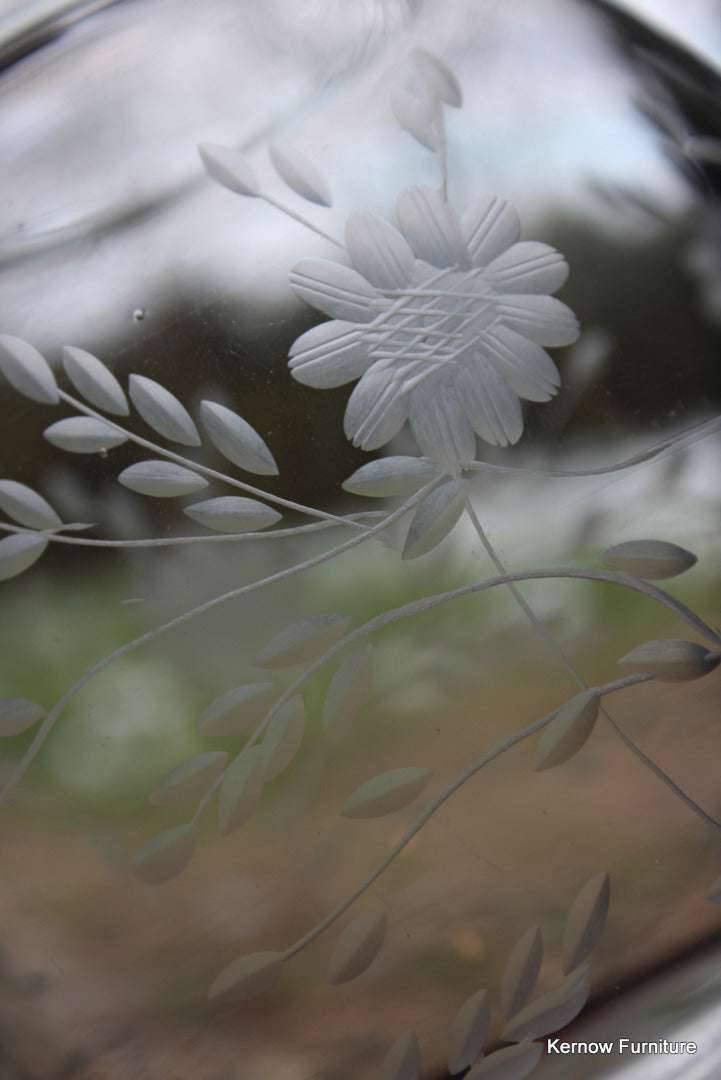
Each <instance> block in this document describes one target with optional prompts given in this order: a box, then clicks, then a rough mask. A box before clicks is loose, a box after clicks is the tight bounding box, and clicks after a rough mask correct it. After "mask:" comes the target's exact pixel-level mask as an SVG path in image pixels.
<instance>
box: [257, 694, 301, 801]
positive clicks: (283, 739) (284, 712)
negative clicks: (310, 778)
mask: <svg viewBox="0 0 721 1080" xmlns="http://www.w3.org/2000/svg"><path fill="white" fill-rule="evenodd" d="M304 734H305V707H304V705H303V698H302V697H301V695H300V694H294V695H293V697H292V698H290V700H289V701H286V703H285V705H284V706H283V707H282V708H281V709H279V710H278V712H277V713H276V715H275V716H274V717H273V719H272V720H271V722H270V723H269V724H268V730H267V731H266V733H265V737H264V739H263V743H262V745H261V757H262V761H263V780H264V781H268V780H274V779H275V777H276V776H278V775H279V774H280V773H282V772H283V770H284V769H285V768H287V767H288V765H290V763H291V761H292V760H293V758H294V757H295V755H296V754H297V753H298V751H299V750H300V747H301V744H302V742H303V735H304Z"/></svg>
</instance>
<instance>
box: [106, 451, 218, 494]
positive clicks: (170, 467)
mask: <svg viewBox="0 0 721 1080" xmlns="http://www.w3.org/2000/svg"><path fill="white" fill-rule="evenodd" d="M118 481H119V483H121V484H122V485H123V487H126V488H130V490H131V491H137V492H138V494H139V495H152V496H154V497H155V498H157V499H172V498H174V497H176V496H178V495H192V494H193V492H195V491H200V490H201V488H204V487H207V486H208V481H207V480H206V479H205V477H204V476H200V475H199V474H198V473H196V472H193V471H192V470H191V469H186V468H184V467H183V466H182V465H176V464H175V463H174V462H172V461H161V460H159V459H156V458H151V459H149V460H148V461H138V462H137V463H136V464H135V465H129V466H128V468H127V469H123V471H122V472H121V473H120V475H119V476H118Z"/></svg>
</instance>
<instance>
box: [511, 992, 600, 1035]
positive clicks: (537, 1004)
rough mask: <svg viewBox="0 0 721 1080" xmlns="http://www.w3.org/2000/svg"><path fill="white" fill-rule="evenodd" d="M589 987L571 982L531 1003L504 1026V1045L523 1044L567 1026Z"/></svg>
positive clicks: (584, 1000) (583, 1003)
mask: <svg viewBox="0 0 721 1080" xmlns="http://www.w3.org/2000/svg"><path fill="white" fill-rule="evenodd" d="M589 990H590V987H589V986H588V984H586V985H581V986H578V985H577V984H576V982H575V980H573V981H572V982H571V984H570V986H569V985H567V984H566V983H563V984H562V985H561V986H559V987H558V988H557V989H556V990H551V991H549V993H547V994H542V995H541V997H538V998H536V999H535V1001H532V1002H531V1004H530V1005H526V1007H525V1009H521V1011H520V1012H519V1013H517V1014H516V1016H514V1017H513V1019H512V1020H511V1021H510V1022H509V1023H508V1024H506V1026H505V1027H504V1029H503V1031H502V1032H501V1038H502V1039H503V1041H504V1042H519V1043H520V1042H526V1041H527V1040H529V1039H538V1038H541V1037H542V1036H543V1035H550V1034H551V1033H552V1032H554V1031H558V1030H559V1029H560V1028H563V1027H565V1026H566V1024H570V1023H571V1021H572V1020H575V1018H576V1017H577V1016H578V1014H579V1013H580V1011H581V1009H582V1008H583V1006H584V1005H585V1004H586V1001H587V999H588V994H589Z"/></svg>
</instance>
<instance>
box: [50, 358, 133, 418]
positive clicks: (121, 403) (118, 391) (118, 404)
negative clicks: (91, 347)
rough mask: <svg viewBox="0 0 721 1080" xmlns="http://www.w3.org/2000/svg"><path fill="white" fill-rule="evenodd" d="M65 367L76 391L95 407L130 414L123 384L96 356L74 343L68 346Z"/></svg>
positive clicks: (119, 414) (114, 413) (114, 412)
mask: <svg viewBox="0 0 721 1080" xmlns="http://www.w3.org/2000/svg"><path fill="white" fill-rule="evenodd" d="M63 367H64V368H65V374H66V375H67V377H68V378H69V379H70V381H71V383H72V384H73V386H74V387H75V389H76V390H77V392H78V393H79V394H82V396H83V397H84V398H85V400H86V401H89V402H90V404H91V405H94V406H95V408H96V409H102V410H103V412H108V413H112V414H113V415H114V416H127V415H128V413H129V411H130V410H129V408H128V402H127V400H126V397H125V394H124V393H123V390H122V387H121V385H120V383H119V382H118V380H117V379H116V378H115V376H114V375H113V374H112V373H111V372H110V371H109V370H108V368H107V367H106V366H105V364H103V363H102V361H100V360H98V358H97V356H93V354H92V353H89V352H86V351H85V349H78V348H76V347H75V346H74V345H66V346H65V348H64V349H63Z"/></svg>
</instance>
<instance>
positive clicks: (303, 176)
mask: <svg viewBox="0 0 721 1080" xmlns="http://www.w3.org/2000/svg"><path fill="white" fill-rule="evenodd" d="M268 153H269V154H270V160H271V162H272V163H273V168H274V169H275V171H276V172H277V173H278V176H279V177H280V178H281V180H284V181H285V183H286V184H287V185H288V187H289V188H291V189H292V190H293V191H295V192H296V194H297V195H302V197H303V198H304V199H307V200H308V201H309V202H312V203H317V204H318V205H319V206H332V205H333V196H332V195H331V193H330V188H329V187H328V185H327V184H326V182H325V180H324V179H323V177H322V176H321V174H320V172H319V171H318V169H317V168H316V167H315V165H314V164H313V162H312V161H310V160H309V159H308V158H307V157H306V156H305V154H302V153H301V152H300V150H296V149H295V147H293V146H289V145H288V143H286V142H278V141H277V140H276V141H274V142H271V143H270V145H269V146H268Z"/></svg>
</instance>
